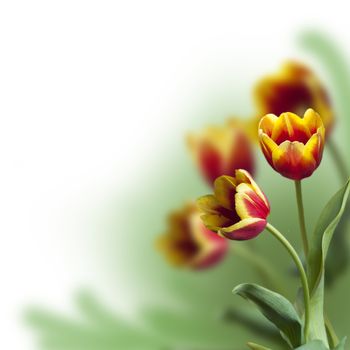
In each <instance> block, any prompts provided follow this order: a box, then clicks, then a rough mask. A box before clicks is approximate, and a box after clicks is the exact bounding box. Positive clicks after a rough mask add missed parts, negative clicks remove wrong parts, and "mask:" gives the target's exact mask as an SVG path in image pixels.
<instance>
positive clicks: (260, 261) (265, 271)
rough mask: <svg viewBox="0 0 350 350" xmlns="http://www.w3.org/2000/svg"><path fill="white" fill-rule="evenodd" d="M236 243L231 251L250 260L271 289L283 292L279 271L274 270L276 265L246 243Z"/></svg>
mask: <svg viewBox="0 0 350 350" xmlns="http://www.w3.org/2000/svg"><path fill="white" fill-rule="evenodd" d="M235 243H236V244H235V245H233V246H232V248H231V251H232V253H233V254H234V255H236V256H238V257H240V258H242V259H244V260H245V261H246V262H248V263H249V264H250V265H251V266H253V268H254V269H255V270H256V271H257V273H258V274H259V275H260V276H261V278H262V280H263V281H264V283H266V284H267V286H268V287H269V288H271V289H274V290H277V291H279V292H281V293H282V292H283V289H284V288H283V287H282V286H281V284H280V283H279V281H278V279H277V278H276V275H277V273H276V272H273V271H274V267H273V266H272V265H271V264H270V263H269V262H268V261H267V260H266V259H264V258H263V257H262V256H261V255H259V254H258V253H256V252H254V251H252V250H251V249H249V248H248V247H247V246H246V245H242V244H239V242H235Z"/></svg>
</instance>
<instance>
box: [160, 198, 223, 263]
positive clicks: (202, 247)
mask: <svg viewBox="0 0 350 350" xmlns="http://www.w3.org/2000/svg"><path fill="white" fill-rule="evenodd" d="M157 246H158V248H159V249H160V250H161V251H163V253H164V255H165V257H166V258H167V260H168V261H169V262H170V263H171V264H172V265H174V266H179V267H187V268H190V269H205V268H209V267H213V266H215V265H216V264H218V263H219V262H220V261H221V260H222V259H223V258H224V257H225V255H226V253H227V250H228V241H227V240H225V239H224V238H222V237H219V236H218V235H217V234H216V233H214V232H212V231H210V230H208V229H207V228H206V227H205V226H204V224H203V223H202V221H201V219H200V217H199V211H198V209H197V207H196V205H195V204H194V203H189V204H187V205H186V206H184V207H183V208H182V209H180V210H178V211H175V212H173V213H171V215H169V218H168V229H167V232H166V233H165V234H164V235H162V236H161V237H159V238H158V240H157Z"/></svg>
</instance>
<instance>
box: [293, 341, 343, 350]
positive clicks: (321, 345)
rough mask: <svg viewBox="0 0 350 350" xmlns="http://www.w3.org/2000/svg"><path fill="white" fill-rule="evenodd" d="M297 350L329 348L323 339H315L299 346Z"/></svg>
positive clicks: (325, 349) (324, 349)
mask: <svg viewBox="0 0 350 350" xmlns="http://www.w3.org/2000/svg"><path fill="white" fill-rule="evenodd" d="M295 350H328V348H327V347H326V346H325V345H324V343H323V342H322V341H321V340H313V341H311V342H310V343H307V344H305V345H302V346H299V347H298V348H296V349H295ZM339 350H340V349H339Z"/></svg>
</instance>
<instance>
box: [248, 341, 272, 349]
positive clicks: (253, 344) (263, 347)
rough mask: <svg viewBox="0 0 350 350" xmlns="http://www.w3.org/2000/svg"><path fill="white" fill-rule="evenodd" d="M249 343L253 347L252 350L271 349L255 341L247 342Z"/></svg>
mask: <svg viewBox="0 0 350 350" xmlns="http://www.w3.org/2000/svg"><path fill="white" fill-rule="evenodd" d="M247 345H248V346H249V347H250V348H251V349H252V350H271V349H269V348H267V347H265V346H262V345H259V344H255V343H250V342H249V343H247Z"/></svg>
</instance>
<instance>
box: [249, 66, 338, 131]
mask: <svg viewBox="0 0 350 350" xmlns="http://www.w3.org/2000/svg"><path fill="white" fill-rule="evenodd" d="M254 97H255V101H256V104H257V109H258V115H260V116H261V115H265V114H267V113H272V114H275V115H280V114H281V113H283V112H293V113H296V114H298V115H303V114H304V112H305V111H306V109H307V108H312V109H314V110H315V111H316V112H317V113H319V114H320V116H321V118H322V121H323V124H324V127H325V129H326V133H327V135H328V134H329V133H330V131H331V130H332V127H333V124H334V114H333V109H332V105H331V102H330V99H329V96H328V94H327V91H326V89H325V88H324V86H323V85H322V83H321V82H320V80H319V79H318V77H317V76H316V75H315V74H314V72H313V71H312V70H310V69H309V68H308V67H307V66H305V65H303V64H301V63H298V62H295V61H288V62H286V63H285V64H284V65H282V67H281V69H280V71H279V72H277V73H275V74H272V75H269V76H266V77H264V78H262V79H261V80H260V81H259V82H258V83H257V85H256V87H255V90H254Z"/></svg>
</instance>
